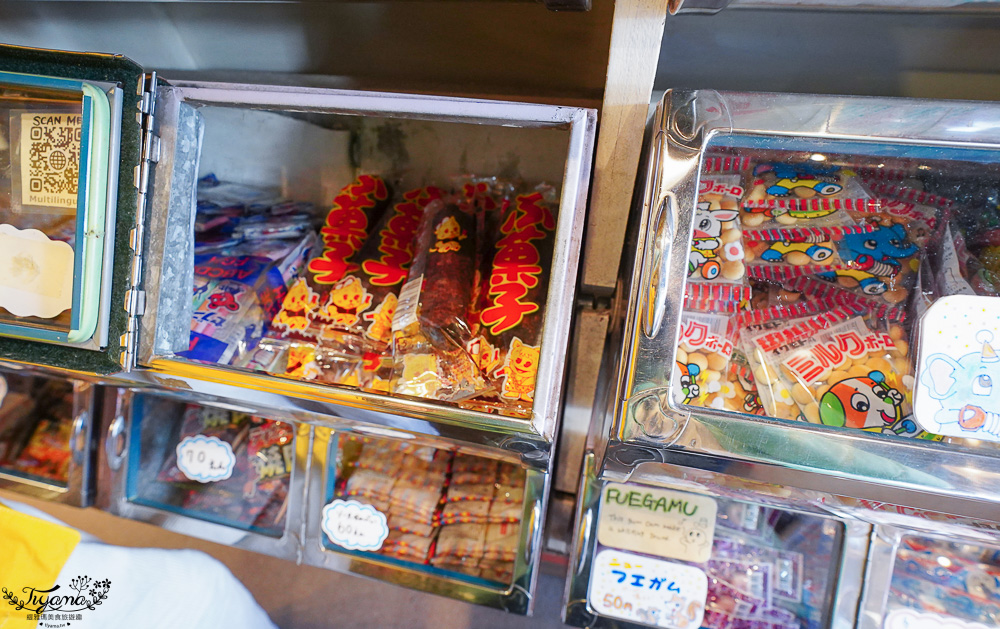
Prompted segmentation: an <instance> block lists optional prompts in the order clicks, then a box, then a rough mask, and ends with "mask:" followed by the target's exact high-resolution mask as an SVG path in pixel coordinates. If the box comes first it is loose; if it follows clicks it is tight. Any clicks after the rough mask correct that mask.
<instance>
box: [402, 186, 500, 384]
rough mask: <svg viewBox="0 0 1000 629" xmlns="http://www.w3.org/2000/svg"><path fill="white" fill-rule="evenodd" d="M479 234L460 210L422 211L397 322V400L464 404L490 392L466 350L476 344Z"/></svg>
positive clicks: (435, 205)
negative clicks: (473, 321) (473, 312)
mask: <svg viewBox="0 0 1000 629" xmlns="http://www.w3.org/2000/svg"><path fill="white" fill-rule="evenodd" d="M474 234H475V217H474V216H473V215H471V214H468V213H467V212H465V211H464V210H462V209H461V208H460V207H459V206H458V205H457V204H454V203H444V202H441V201H436V202H432V203H430V204H429V205H428V206H427V207H426V208H425V211H424V215H423V219H422V222H421V225H420V228H419V231H418V236H417V239H416V241H415V248H414V261H413V265H412V266H411V267H410V271H409V275H408V279H407V283H406V285H405V286H404V287H403V289H402V291H401V293H400V300H399V301H400V303H399V305H398V307H397V309H396V314H395V316H394V317H393V321H392V331H393V378H392V384H391V389H392V391H393V392H394V393H396V394H400V395H410V396H416V397H423V398H431V399H438V400H447V401H460V400H463V399H467V398H470V397H472V396H474V395H476V394H478V393H481V392H483V391H484V390H485V389H486V388H487V386H488V385H487V381H486V379H485V377H484V376H483V374H482V372H481V371H480V369H479V366H478V365H477V364H476V361H475V359H474V358H473V357H472V356H471V355H470V354H469V353H468V351H467V350H466V348H467V347H468V346H469V344H470V342H471V341H472V329H471V325H470V322H469V317H468V314H469V304H470V303H471V301H472V293H473V284H474V279H475V259H476V255H475V237H474Z"/></svg>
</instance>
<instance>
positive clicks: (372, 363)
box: [315, 188, 441, 392]
mask: <svg viewBox="0 0 1000 629" xmlns="http://www.w3.org/2000/svg"><path fill="white" fill-rule="evenodd" d="M440 196H441V191H440V190H438V189H437V188H418V189H415V190H411V191H408V192H405V193H403V195H402V198H401V199H399V200H398V201H397V202H396V203H395V204H394V205H393V206H392V207H391V208H390V209H389V210H388V211H387V212H386V213H385V215H384V216H383V217H382V220H381V221H380V222H379V224H378V225H377V226H376V227H375V229H374V230H373V231H372V234H371V236H370V237H369V238H368V239H367V240H366V241H365V243H364V245H363V246H362V247H361V249H360V251H358V253H357V255H356V256H355V259H354V261H353V263H352V265H351V266H352V267H353V270H351V271H350V272H349V273H348V274H347V275H345V276H344V277H343V278H342V279H341V280H340V281H338V282H337V284H336V285H335V286H334V288H333V289H332V291H331V293H330V295H331V297H330V299H331V300H333V301H341V302H344V303H346V299H347V298H346V297H344V295H347V294H348V293H352V294H353V293H357V294H358V295H360V299H359V300H358V305H357V307H356V308H355V309H353V310H350V311H348V310H344V311H342V312H338V313H336V314H335V315H331V318H332V319H333V320H332V321H331V322H330V323H328V324H327V325H325V326H324V327H323V329H322V332H321V334H320V337H319V339H318V344H317V347H316V354H315V360H316V365H317V367H318V368H319V370H320V372H321V375H320V377H319V379H320V380H321V381H324V382H333V383H337V384H346V385H353V386H359V387H361V388H362V389H365V390H369V391H380V392H388V391H389V380H390V378H391V375H392V348H391V341H392V319H393V316H394V315H395V313H396V308H397V305H398V303H399V291H400V289H401V288H402V286H403V282H404V281H405V279H406V274H407V270H408V268H409V266H410V262H411V261H412V259H413V241H414V238H415V237H416V232H417V228H418V227H419V225H420V219H421V218H422V217H423V211H424V208H425V207H426V206H427V204H428V203H430V202H431V201H433V200H435V199H438V198H440ZM337 291H339V292H337ZM335 293H336V294H335Z"/></svg>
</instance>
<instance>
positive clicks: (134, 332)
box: [119, 72, 160, 371]
mask: <svg viewBox="0 0 1000 629" xmlns="http://www.w3.org/2000/svg"><path fill="white" fill-rule="evenodd" d="M136 95H137V96H139V102H138V103H137V104H136V106H137V109H138V111H137V112H136V114H135V116H136V120H137V121H138V123H139V127H140V129H141V133H142V138H141V141H142V144H141V147H142V148H141V153H140V159H139V164H138V165H136V167H135V171H134V172H133V184H134V185H135V187H136V190H137V191H138V194H137V195H136V197H137V201H136V208H135V227H134V228H133V229H132V231H131V232H130V233H129V248H130V249H131V250H132V269H131V272H130V273H129V280H128V281H129V285H128V286H127V288H126V291H125V311H126V312H128V314H129V317H128V326H127V328H126V331H125V334H123V335H122V337H121V346H122V350H123V351H122V353H121V356H120V358H119V361H120V363H121V366H122V369H124V370H125V371H129V370H131V369H132V366H133V365H134V364H135V349H136V343H137V342H138V338H139V317H141V316H142V315H143V313H144V312H145V311H146V293H145V292H144V291H143V290H142V289H140V286H141V285H142V254H143V242H144V240H145V239H144V236H145V233H146V230H145V225H146V202H147V199H148V196H149V179H150V174H151V170H152V167H153V164H154V163H156V162H158V161H159V159H160V138H158V137H156V136H155V135H153V122H154V115H155V109H156V73H155V72H149V73H146V74H143V75H142V76H141V77H140V78H139V84H138V86H137V91H136Z"/></svg>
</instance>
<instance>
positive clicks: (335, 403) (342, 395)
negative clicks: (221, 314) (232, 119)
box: [124, 82, 596, 460]
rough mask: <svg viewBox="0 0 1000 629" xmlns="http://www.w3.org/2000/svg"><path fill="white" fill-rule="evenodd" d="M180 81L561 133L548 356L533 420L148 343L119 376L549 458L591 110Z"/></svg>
mask: <svg viewBox="0 0 1000 629" xmlns="http://www.w3.org/2000/svg"><path fill="white" fill-rule="evenodd" d="M178 85H179V86H180V87H181V88H182V90H183V93H184V99H185V102H188V103H190V104H194V105H196V106H197V105H222V106H239V107H246V108H267V109H275V110H288V111H297V112H314V113H324V114H339V115H345V116H374V117H380V118H406V119H413V120H424V121H438V122H454V123H470V124H476V125H492V126H498V127H499V126H503V127H521V128H537V129H564V130H566V131H567V139H568V144H567V151H566V155H565V166H564V168H563V176H562V181H561V182H560V183H561V191H562V192H561V194H562V197H561V201H560V211H559V218H558V225H557V228H556V246H555V252H554V254H553V262H552V279H551V281H550V284H549V291H548V298H547V302H546V306H545V315H544V324H543V338H542V344H543V346H544V348H545V350H544V351H543V352H542V356H541V360H540V364H539V369H538V379H537V382H536V387H535V390H536V392H537V396H536V398H535V403H534V408H533V411H532V416H531V418H530V419H528V420H522V419H515V418H506V417H500V416H497V415H490V414H487V413H482V412H476V411H469V410H464V409H460V408H457V407H452V406H447V405H444V404H438V403H433V402H422V401H416V400H410V399H402V398H391V397H386V396H381V395H372V394H368V393H364V392H360V391H356V390H350V389H345V388H338V387H335V386H325V385H319V384H314V383H309V382H298V381H293V380H289V379H284V378H278V377H274V376H268V375H266V374H256V373H250V372H246V371H241V370H237V369H234V368H229V367H220V366H209V365H203V364H197V363H193V362H188V361H184V360H180V359H176V358H174V357H172V356H162V355H151V351H150V349H149V346H148V343H151V342H152V339H142V340H141V341H140V343H141V346H140V352H139V353H140V355H141V356H150V357H149V358H148V359H147V360H146V361H145V363H144V365H145V367H146V368H145V369H143V368H140V369H136V370H134V371H133V372H132V373H130V374H128V375H126V376H124V377H125V378H127V379H128V381H129V382H132V383H135V384H140V383H145V384H152V385H155V386H159V387H166V388H171V389H174V390H189V391H193V392H197V393H204V394H208V395H213V396H219V397H224V398H228V399H230V400H237V401H239V402H240V403H248V404H251V405H253V406H254V407H257V408H261V409H276V410H286V411H289V412H308V413H319V414H324V415H332V416H337V415H342V414H346V415H350V416H351V417H362V416H363V417H364V418H365V419H366V421H370V422H372V423H375V424H380V425H388V426H392V425H394V424H396V423H398V422H402V423H403V424H404V425H405V427H406V429H409V430H416V431H418V432H424V433H425V434H430V435H437V434H450V435H453V436H456V437H457V436H458V435H457V433H462V436H461V437H459V438H463V439H466V440H468V441H470V442H472V443H477V444H481V445H488V446H490V447H502V448H508V449H513V450H519V451H526V450H532V451H534V452H535V454H534V455H532V456H533V457H534V458H541V459H545V460H547V459H548V453H549V450H550V448H551V445H552V443H553V441H554V439H555V435H556V431H557V426H558V419H559V414H560V404H561V399H562V383H563V380H564V367H565V358H566V355H567V344H568V338H569V330H570V321H571V318H572V314H573V306H574V301H573V300H574V293H575V278H576V272H577V265H578V262H579V252H580V243H581V238H582V230H583V218H584V213H585V209H586V198H587V187H588V182H589V178H590V166H591V158H592V151H593V143H594V133H595V127H596V112H595V111H593V110H589V109H576V108H569V107H555V106H546V105H533V104H524V103H506V102H494V101H479V100H469V99H458V98H443V97H430V96H411V95H404V94H382V93H366V92H351V91H343V90H328V89H311V88H288V87H265V86H257V85H238V84H218V83H186V84H185V83H182V82H178ZM148 298H150V299H152V298H153V296H152V295H150V296H148ZM413 420H417V421H413Z"/></svg>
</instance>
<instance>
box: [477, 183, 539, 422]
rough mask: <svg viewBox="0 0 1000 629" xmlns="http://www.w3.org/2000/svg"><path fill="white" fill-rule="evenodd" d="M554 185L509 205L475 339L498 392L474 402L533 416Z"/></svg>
mask: <svg viewBox="0 0 1000 629" xmlns="http://www.w3.org/2000/svg"><path fill="white" fill-rule="evenodd" d="M547 196H549V197H551V196H554V191H552V190H551V189H550V188H548V187H540V189H538V190H536V191H534V192H531V193H528V194H521V195H518V196H517V197H516V198H515V199H514V203H513V205H511V206H509V207H508V208H506V209H505V214H504V216H503V217H502V222H501V224H500V233H501V237H500V239H499V240H497V241H496V245H495V247H494V252H493V265H492V269H491V271H490V276H489V281H488V284H487V289H486V293H487V294H486V307H485V308H484V309H483V311H482V312H481V313H480V317H479V320H480V323H481V328H480V333H479V336H478V338H477V339H476V340H475V341H474V342H473V343H472V344H471V345H470V347H471V350H472V354H473V355H474V356H476V357H477V361H478V364H479V368H480V369H481V370H482V372H483V373H484V374H486V375H487V376H488V377H490V378H491V379H492V380H493V381H494V383H495V385H494V386H495V394H494V395H492V396H490V398H489V399H482V400H475V401H473V402H472V403H471V404H472V405H473V406H474V407H478V408H484V409H486V410H498V411H499V412H500V413H502V414H508V415H514V416H517V417H528V416H530V414H531V408H532V405H533V404H534V398H535V376H536V375H537V373H538V361H539V358H540V353H541V347H540V344H541V340H542V322H543V319H544V314H545V311H544V305H545V298H546V295H547V294H548V288H549V274H550V271H551V264H552V254H553V248H554V246H555V227H556V220H555V217H554V215H553V213H552V210H551V209H550V204H549V202H548V200H547V198H546V197H547Z"/></svg>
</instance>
